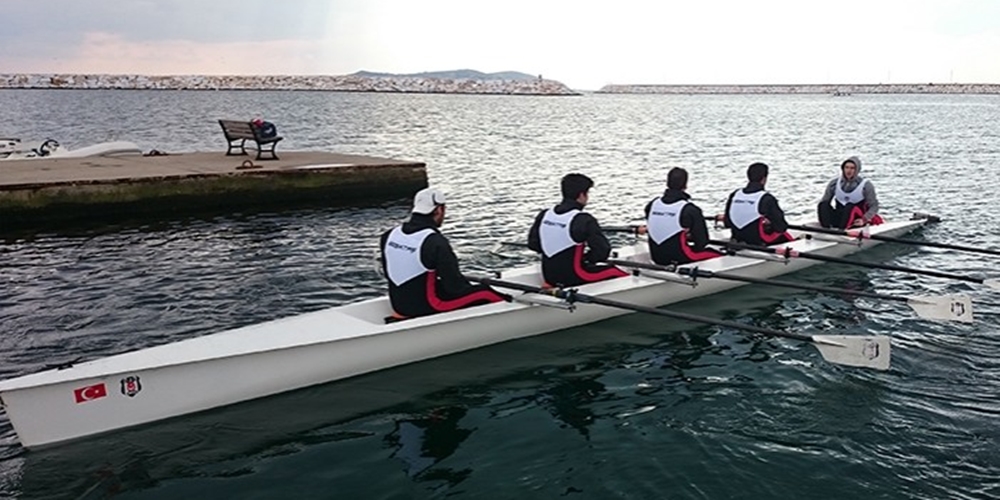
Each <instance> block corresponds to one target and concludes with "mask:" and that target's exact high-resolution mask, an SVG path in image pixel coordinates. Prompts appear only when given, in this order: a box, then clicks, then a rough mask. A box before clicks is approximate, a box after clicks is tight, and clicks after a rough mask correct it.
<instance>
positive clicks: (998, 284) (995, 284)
mask: <svg viewBox="0 0 1000 500" xmlns="http://www.w3.org/2000/svg"><path fill="white" fill-rule="evenodd" d="M983 284H984V285H986V286H988V287H990V288H992V289H994V290H1000V280H998V279H989V280H983Z"/></svg>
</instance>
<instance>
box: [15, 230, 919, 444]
mask: <svg viewBox="0 0 1000 500" xmlns="http://www.w3.org/2000/svg"><path fill="white" fill-rule="evenodd" d="M922 224H923V221H922V220H916V221H902V222H895V223H887V224H884V225H882V226H877V227H876V229H875V230H874V231H873V234H882V235H887V236H897V235H899V234H903V233H905V232H908V231H911V230H912V229H914V228H916V227H917V226H920V225H922ZM877 243H878V242H877V241H872V240H865V242H864V244H863V246H857V245H852V244H843V243H835V242H831V241H817V240H802V241H797V242H795V243H793V244H792V245H793V246H794V247H795V248H796V249H798V250H800V251H810V252H815V253H819V254H823V255H830V256H844V255H848V254H850V253H853V252H856V251H858V250H859V249H861V248H862V247H864V248H867V247H870V246H872V245H875V244H877ZM644 246H645V243H642V244H641V245H637V246H636V247H635V248H626V249H623V250H622V251H621V255H619V258H624V259H628V258H632V259H634V260H640V261H648V260H647V256H646V255H645V253H644V248H643V247H644ZM816 263H817V262H816V261H811V260H805V259H792V260H790V261H787V262H784V261H783V262H775V261H767V260H759V259H754V258H750V257H741V256H727V257H722V258H719V259H713V260H711V261H706V262H702V263H699V265H700V267H701V268H703V269H707V270H712V271H726V272H729V273H732V274H738V275H743V276H751V277H755V278H769V277H773V276H778V275H782V274H787V273H790V272H794V271H797V270H799V269H803V268H806V267H809V266H812V265H815V264H816ZM503 279H504V280H509V281H518V282H522V283H528V284H532V285H539V284H540V277H539V274H538V266H537V265H534V266H528V267H525V268H520V269H515V270H512V271H509V272H507V273H504V276H503ZM741 285H742V284H741V283H739V282H733V281H725V280H720V279H701V280H698V281H697V285H696V286H691V285H688V284H680V283H672V282H668V281H663V280H661V279H656V278H654V277H650V276H645V275H640V276H631V277H627V278H620V279H616V280H611V281H606V282H601V283H594V284H590V285H585V286H583V287H580V291H581V293H586V294H590V295H597V296H600V297H604V298H608V299H613V300H618V301H623V302H629V303H633V304H640V305H645V306H652V307H658V306H662V305H666V304H670V303H674V302H679V301H682V300H688V299H692V298H696V297H701V296H704V295H709V294H713V293H717V292H720V291H723V290H727V289H731V288H735V287H737V286H741ZM390 312H391V311H390V309H389V305H388V300H387V299H385V298H379V299H372V300H367V301H363V302H358V303H355V304H349V305H345V306H340V307H334V308H330V309H327V310H323V311H317V312H313V313H308V314H304V315H300V316H295V317H291V318H284V319H279V320H275V321H270V322H267V323H262V324H259V325H252V326H248V327H243V328H238V329H235V330H229V331H225V332H220V333H216V334H212V335H207V336H204V337H200V338H195V339H190V340H186V341H182V342H177V343H174V344H168V345H163V346H158V347H153V348H148V349H143V350H140V351H135V352H131V353H125V354H120V355H117V356H112V357H108V358H103V359H98V360H94V361H89V362H86V363H80V364H76V365H74V366H72V367H69V368H66V369H64V370H50V371H46V372H41V373H36V374H32V375H26V376H23V377H19V378H15V379H10V380H6V381H2V382H0V400H2V403H3V405H4V406H5V408H6V413H7V415H8V417H9V418H10V420H11V422H12V424H13V426H14V429H15V431H16V432H17V434H18V437H19V439H20V441H21V443H22V445H24V446H25V447H29V448H30V447H38V446H44V445H50V444H55V443H59V442H63V441H68V440H72V439H76V438H80V437H84V436H89V435H94V434H99V433H104V432H108V431H112V430H115V429H120V428H124V427H130V426H134V425H138V424H143V423H148V422H154V421H157V420H162V419H166V418H170V417H175V416H179V415H185V414H189V413H193V412H197V411H201V410H206V409H210V408H216V407H220V406H225V405H229V404H232V403H236V402H240V401H246V400H250V399H254V398H259V397H263V396H268V395H272V394H277V393H281V392H285V391H290V390H294V389H298V388H302V387H307V386H310V385H315V384H321V383H325V382H330V381H334V380H339V379H344V378H347V377H352V376H355V375H360V374H363V373H368V372H372V371H376V370H382V369H385V368H389V367H393V366H398V365H402V364H406V363H412V362H415V361H421V360H425V359H429V358H434V357H438V356H444V355H448V354H452V353H456V352H461V351H466V350H470V349H475V348H478V347H483V346H487V345H490V344H495V343H499V342H505V341H508V340H514V339H518V338H523V337H529V336H533V335H538V334H541V333H546V332H551V331H555V330H561V329H566V328H571V327H574V326H578V325H583V324H587V323H592V322H595V321H599V320H602V319H606V318H610V317H613V316H618V315H622V314H627V313H628V312H627V311H624V310H621V309H614V308H608V307H602V306H596V305H580V306H579V307H577V308H576V309H575V311H573V312H567V311H566V310H563V309H559V308H553V307H546V306H539V305H527V304H523V303H518V302H514V303H498V304H490V305H486V306H480V307H474V308H469V309H464V310H460V311H455V312H451V313H445V314H438V315H434V316H429V317H424V318H416V319H411V320H406V321H401V322H396V323H391V324H388V325H386V324H385V323H384V321H383V318H384V317H385V316H388V315H389V314H390Z"/></svg>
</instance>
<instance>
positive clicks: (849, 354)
mask: <svg viewBox="0 0 1000 500" xmlns="http://www.w3.org/2000/svg"><path fill="white" fill-rule="evenodd" d="M468 279H469V281H475V282H478V283H482V284H485V285H489V286H494V287H498V288H507V289H511V290H520V291H522V292H527V293H538V294H543V295H551V296H553V297H556V298H560V299H563V300H565V301H567V302H569V303H574V302H581V303H584V304H597V305H601V306H606V307H616V308H619V309H625V310H627V311H633V312H642V313H647V314H655V315H657V316H666V317H668V318H674V319H681V320H685V321H693V322H695V323H705V324H708V325H716V326H724V327H727V328H735V329H737V330H743V331H748V332H753V333H759V334H762V335H768V336H771V337H785V338H789V339H795V340H801V341H804V342H810V343H812V344H813V345H814V346H816V348H817V349H819V353H820V354H821V355H822V356H823V359H825V360H827V361H829V362H831V363H835V364H838V365H845V366H858V367H862V368H874V369H876V370H888V369H889V357H890V353H889V351H890V344H889V337H886V336H882V335H877V336H859V335H802V334H799V333H790V332H784V331H781V330H774V329H771V328H763V327H759V326H753V325H745V324H743V323H737V322H735V321H726V320H721V319H714V318H708V317H705V316H697V315H694V314H687V313H681V312H675V311H668V310H666V309H657V308H655V307H647V306H642V305H638V304H629V303H627V302H619V301H617V300H611V299H605V298H601V297H595V296H593V295H584V294H582V293H578V292H577V291H576V290H575V289H569V290H567V289H564V288H540V287H537V286H531V285H525V284H523V283H514V282H510V281H501V280H495V279H492V278H481V277H472V276H468Z"/></svg>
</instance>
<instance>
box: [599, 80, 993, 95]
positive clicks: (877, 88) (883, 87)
mask: <svg viewBox="0 0 1000 500" xmlns="http://www.w3.org/2000/svg"><path fill="white" fill-rule="evenodd" d="M594 93H595V94H828V95H833V96H850V95H853V94H1000V84H996V83H871V84H802V85H795V84H785V85H605V86H604V87H602V88H601V89H600V90H597V91H595V92H594Z"/></svg>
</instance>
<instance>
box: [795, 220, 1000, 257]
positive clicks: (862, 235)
mask: <svg viewBox="0 0 1000 500" xmlns="http://www.w3.org/2000/svg"><path fill="white" fill-rule="evenodd" d="M788 227H789V228H791V229H798V230H799V231H807V232H810V233H821V234H835V235H838V236H849V237H851V238H858V239H871V240H878V241H887V242H890V243H902V244H904V245H918V246H923V247H934V248H946V249H948V250H959V251H962V252H976V253H984V254H987V255H1000V250H992V249H989V248H982V247H973V246H966V245H955V244H952V243H939V242H936V241H920V240H908V239H905V238H893V237H891V236H879V235H877V234H870V233H869V232H868V231H867V230H864V229H849V230H845V229H828V228H825V227H813V226H798V225H794V224H789V225H788Z"/></svg>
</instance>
